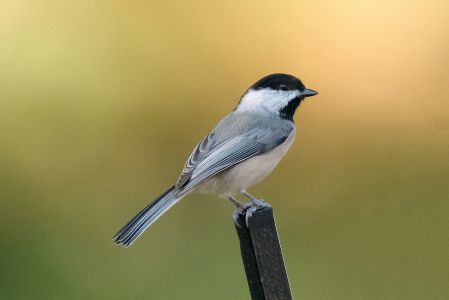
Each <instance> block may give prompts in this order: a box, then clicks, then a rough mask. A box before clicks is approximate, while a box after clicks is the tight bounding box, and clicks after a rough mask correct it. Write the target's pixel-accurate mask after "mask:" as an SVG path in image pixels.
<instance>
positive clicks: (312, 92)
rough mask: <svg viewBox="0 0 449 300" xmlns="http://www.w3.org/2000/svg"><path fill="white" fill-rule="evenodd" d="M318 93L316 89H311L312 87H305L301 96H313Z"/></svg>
mask: <svg viewBox="0 0 449 300" xmlns="http://www.w3.org/2000/svg"><path fill="white" fill-rule="evenodd" d="M315 95H318V92H316V91H314V90H310V89H305V90H304V91H303V92H302V93H301V96H303V97H312V96H315Z"/></svg>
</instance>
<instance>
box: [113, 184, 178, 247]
mask: <svg viewBox="0 0 449 300" xmlns="http://www.w3.org/2000/svg"><path fill="white" fill-rule="evenodd" d="M182 198H183V196H181V197H179V198H176V191H175V186H172V187H171V188H169V189H168V190H167V191H166V192H165V193H163V194H162V195H160V196H159V197H157V198H156V199H155V200H154V201H153V202H151V203H150V204H149V205H148V206H147V207H145V208H144V209H143V210H142V211H141V212H140V213H138V214H137V215H136V216H135V217H134V218H132V219H131V221H129V222H128V223H127V224H126V225H125V226H123V228H122V229H120V231H119V232H117V234H116V235H115V236H114V237H113V238H112V239H115V243H116V244H122V245H123V246H125V247H128V246H129V245H131V244H132V243H133V242H134V241H135V240H136V239H137V238H138V237H139V235H141V234H142V233H143V232H144V231H145V229H147V228H148V226H150V225H151V224H152V223H153V222H154V221H156V220H157V218H159V217H160V216H161V215H162V214H163V213H164V212H166V211H167V210H168V209H169V208H170V207H172V206H173V205H175V204H176V203H177V202H178V201H179V200H181V199H182Z"/></svg>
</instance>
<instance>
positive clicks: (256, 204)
mask: <svg viewBox="0 0 449 300" xmlns="http://www.w3.org/2000/svg"><path fill="white" fill-rule="evenodd" d="M245 195H246V196H247V197H248V198H249V199H250V200H251V202H250V203H246V204H244V203H241V202H239V201H237V200H235V199H234V198H232V197H230V198H229V200H231V201H232V203H234V204H235V205H236V206H237V209H236V210H235V211H234V213H233V214H232V216H233V218H234V223H235V225H236V226H238V227H240V228H242V226H240V224H239V222H238V220H239V215H241V214H243V215H246V216H245V223H246V227H248V222H249V218H251V216H252V215H253V212H255V211H256V210H258V209H260V208H263V207H271V206H270V204H268V203H264V202H263V199H260V200H257V199H256V198H254V197H253V196H251V195H250V194H249V193H248V192H245Z"/></svg>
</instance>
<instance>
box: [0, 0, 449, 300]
mask: <svg viewBox="0 0 449 300" xmlns="http://www.w3.org/2000/svg"><path fill="white" fill-rule="evenodd" d="M448 13H449V3H448V2H445V1H436V0H435V1H433V0H432V1H425V2H424V1H314V2H310V3H305V2H304V3H303V2H299V1H281V2H280V1H249V2H240V1H227V2H220V3H218V2H214V1H184V2H180V1H165V2H162V1H128V2H124V1H101V0H100V1H97V0H94V1H74V2H67V1H65V2H58V1H45V0H38V1H26V0H22V1H20V0H19V1H11V0H7V1H3V3H2V10H1V11H0V69H1V72H0V91H1V92H0V125H1V126H0V226H1V231H2V234H1V236H0V239H1V244H0V265H1V272H0V293H1V295H2V296H1V298H2V299H249V292H248V288H247V284H246V278H245V274H244V270H243V266H242V262H241V258H240V254H239V246H238V239H237V236H236V233H235V230H234V228H233V222H232V217H231V216H232V212H233V210H234V208H233V206H232V205H231V204H230V203H228V201H226V200H222V199H219V198H217V197H215V196H211V195H190V196H188V197H187V198H185V200H183V201H181V202H180V203H179V204H177V205H176V206H174V207H173V208H172V209H171V210H170V211H169V212H168V213H167V214H165V215H164V216H163V217H162V218H161V219H160V220H158V221H157V222H156V223H155V224H154V225H152V226H151V228H150V229H149V230H147V231H146V232H145V234H144V235H142V236H141V237H140V238H139V240H138V241H137V242H136V243H135V244H133V245H132V246H131V247H129V248H128V249H125V248H122V247H118V246H115V245H114V244H113V243H112V242H111V241H110V238H111V237H112V236H113V235H114V233H115V232H116V231H117V230H118V229H120V228H121V226H123V225H124V224H125V223H126V222H127V221H128V220H129V219H130V218H131V217H133V216H134V215H135V214H136V213H137V212H138V211H140V209H142V208H143V207H144V206H145V205H147V204H148V203H149V202H150V201H151V200H152V199H154V198H155V197H156V196H158V195H159V194H160V193H162V192H163V191H164V190H165V189H166V188H168V187H169V186H171V185H172V184H173V183H174V182H175V181H176V179H177V177H178V175H179V173H180V171H181V169H182V166H183V164H184V162H185V160H186V159H187V157H188V156H189V154H190V152H191V151H192V149H193V148H194V147H195V145H196V143H197V142H199V141H200V140H201V138H202V137H204V136H205V135H206V134H207V133H208V132H209V131H210V130H211V129H212V128H213V127H214V126H215V124H216V123H217V122H218V121H219V120H220V119H221V118H223V117H224V116H225V115H227V114H228V113H229V112H230V111H231V110H232V109H233V108H234V107H235V105H236V103H237V102H238V100H239V97H240V96H241V95H242V94H243V92H244V91H245V90H246V89H247V88H248V87H249V86H250V85H252V84H253V83H254V82H255V81H256V80H258V79H259V78H261V77H263V76H265V75H268V74H270V73H274V72H283V73H290V74H293V75H295V76H298V77H299V78H301V79H302V80H303V82H304V83H305V85H306V86H307V87H309V88H312V89H315V90H317V91H319V93H320V94H319V95H318V96H316V97H313V98H310V99H307V101H305V102H304V103H303V104H301V107H300V109H299V110H298V113H297V115H296V117H295V122H296V124H297V127H298V134H297V138H296V142H295V143H294V144H293V146H292V148H291V149H290V151H289V153H288V154H287V155H286V157H285V158H284V159H283V161H282V162H281V163H280V164H279V166H278V168H277V169H276V170H275V171H274V172H273V173H272V175H270V176H269V177H268V178H267V179H266V180H265V181H264V184H261V185H257V186H255V187H253V188H251V189H250V192H251V193H252V194H254V195H255V196H257V197H261V198H264V199H265V200H266V201H268V202H269V203H270V204H271V205H272V206H273V208H274V210H275V215H276V220H277V225H278V230H279V234H280V239H281V242H282V248H283V251H284V258H285V261H286V266H287V271H288V273H289V279H290V284H291V288H292V291H293V295H294V296H295V298H297V299H333V300H335V299H345V300H347V299H395V300H396V299H444V300H446V299H449V287H448V284H447V283H448V282H449V272H448V270H449V256H448V250H449V225H448V224H449V184H448V183H449V153H448V149H449V101H448V98H449V94H448V92H447V86H448V82H449V71H448V70H449V56H448V53H449V39H448V38H447V33H448V32H449V19H448V17H447V16H448ZM241 199H242V200H244V198H241Z"/></svg>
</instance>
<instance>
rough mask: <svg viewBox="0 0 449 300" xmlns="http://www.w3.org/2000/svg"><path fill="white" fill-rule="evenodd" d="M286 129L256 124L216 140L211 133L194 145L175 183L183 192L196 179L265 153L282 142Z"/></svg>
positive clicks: (289, 129)
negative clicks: (235, 134)
mask: <svg viewBox="0 0 449 300" xmlns="http://www.w3.org/2000/svg"><path fill="white" fill-rule="evenodd" d="M292 130H293V127H289V128H285V127H284V128H279V129H271V128H266V127H265V128H260V127H256V128H253V129H251V130H249V131H247V132H246V133H244V134H241V135H238V136H235V137H232V138H227V139H225V140H223V141H220V142H218V143H217V142H216V140H215V136H214V134H213V132H212V133H211V134H209V135H208V136H206V137H205V138H204V139H203V140H202V141H201V142H200V143H199V144H198V146H196V148H195V150H194V151H193V153H192V154H191V155H190V157H189V159H188V160H187V163H186V164H185V166H184V170H183V172H182V174H181V177H180V178H179V180H178V182H177V183H176V188H180V189H181V190H180V192H179V195H180V194H184V193H185V192H187V191H188V190H189V189H190V188H192V187H193V186H195V185H196V184H197V183H198V182H200V181H202V180H204V179H207V178H209V177H211V176H213V175H215V174H217V173H219V172H221V171H223V170H225V169H227V168H230V167H232V166H234V165H236V164H238V163H241V162H242V161H245V160H247V159H249V158H251V157H254V156H257V155H261V154H263V153H266V152H268V151H270V150H272V149H274V148H276V147H277V146H279V145H281V144H282V143H284V142H285V140H286V139H287V137H288V136H289V135H290V133H291V132H292Z"/></svg>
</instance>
